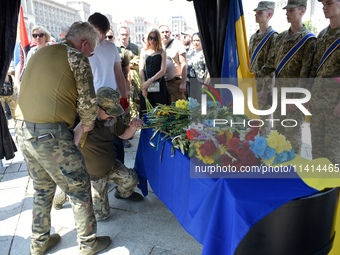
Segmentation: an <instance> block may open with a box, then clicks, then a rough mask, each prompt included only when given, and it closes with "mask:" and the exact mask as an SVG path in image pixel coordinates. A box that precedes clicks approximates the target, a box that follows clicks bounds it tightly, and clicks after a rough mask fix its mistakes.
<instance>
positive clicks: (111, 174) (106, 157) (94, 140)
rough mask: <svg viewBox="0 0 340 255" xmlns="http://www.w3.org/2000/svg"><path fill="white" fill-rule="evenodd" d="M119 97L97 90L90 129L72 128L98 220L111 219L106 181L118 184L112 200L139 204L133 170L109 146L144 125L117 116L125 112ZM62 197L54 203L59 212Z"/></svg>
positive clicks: (107, 88)
mask: <svg viewBox="0 0 340 255" xmlns="http://www.w3.org/2000/svg"><path fill="white" fill-rule="evenodd" d="M119 99H120V95H119V93H118V92H117V91H115V90H114V89H112V88H109V87H101V88H99V89H98V91H97V106H98V108H97V119H96V121H95V125H94V128H93V130H91V131H90V132H88V133H83V132H82V130H81V128H80V126H81V123H80V124H78V126H77V127H76V128H75V143H76V144H78V143H79V144H80V145H79V149H80V151H81V153H82V154H83V156H84V158H85V163H86V168H87V171H88V173H89V174H90V177H91V186H92V200H93V209H94V214H95V216H96V219H97V221H102V220H106V219H107V218H109V216H110V205H109V199H108V188H107V182H108V181H110V182H113V183H115V184H117V185H118V186H117V187H116V191H115V197H116V198H118V199H122V198H123V199H128V200H132V201H140V200H142V199H143V196H142V195H140V194H138V193H137V192H134V190H135V188H136V186H137V184H138V183H139V180H138V175H137V173H136V172H135V170H133V169H131V168H127V167H126V166H125V165H124V164H122V163H121V162H120V161H119V160H117V159H116V157H115V150H114V148H113V146H112V144H113V140H114V138H115V136H119V137H120V138H122V139H128V138H130V137H131V136H133V135H134V133H135V132H136V131H137V127H140V126H142V124H143V122H142V120H140V119H139V118H134V119H133V120H132V121H131V122H130V123H129V125H126V124H125V123H124V122H123V121H122V119H121V118H119V116H120V115H122V114H123V113H124V110H123V108H122V107H121V106H120V104H119ZM63 197H65V194H59V195H58V198H56V200H55V202H54V206H55V207H56V209H60V208H61V207H62V205H63V203H64V202H65V199H62V200H61V201H58V200H60V198H63Z"/></svg>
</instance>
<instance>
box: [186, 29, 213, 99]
mask: <svg viewBox="0 0 340 255" xmlns="http://www.w3.org/2000/svg"><path fill="white" fill-rule="evenodd" d="M192 44H193V46H194V47H193V48H192V49H191V50H190V51H189V52H188V56H187V68H188V73H187V92H188V96H190V97H193V98H195V99H197V100H198V101H199V102H200V100H201V94H202V90H201V88H202V83H209V80H210V79H209V72H208V67H207V65H206V63H205V58H204V54H203V49H202V43H201V38H200V35H199V33H194V34H193V35H192Z"/></svg>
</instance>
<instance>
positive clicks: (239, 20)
mask: <svg viewBox="0 0 340 255" xmlns="http://www.w3.org/2000/svg"><path fill="white" fill-rule="evenodd" d="M221 76H222V79H223V78H231V79H232V80H233V81H234V82H233V84H234V85H235V86H238V87H239V88H240V89H241V90H242V91H243V95H244V97H245V99H247V98H248V97H247V94H248V91H247V90H248V88H249V87H251V88H252V89H253V94H252V99H253V104H254V107H255V108H256V109H258V103H257V95H256V85H255V76H254V74H253V73H251V72H250V57H249V50H248V43H247V35H246V28H245V21H244V15H243V6H242V1H241V0H231V1H230V6H229V15H228V25H227V32H226V37H225V44H224V54H223V64H222V72H221ZM222 98H223V99H222V101H223V102H232V95H231V93H228V92H225V91H224V93H223V94H222ZM247 101H248V100H245V107H244V109H245V114H246V115H247V116H248V117H249V118H257V117H258V116H256V115H254V114H252V113H251V112H250V111H249V109H248V105H247Z"/></svg>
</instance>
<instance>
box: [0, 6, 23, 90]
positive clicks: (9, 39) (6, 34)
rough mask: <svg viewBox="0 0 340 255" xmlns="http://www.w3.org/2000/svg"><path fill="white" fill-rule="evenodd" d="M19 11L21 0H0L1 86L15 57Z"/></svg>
mask: <svg viewBox="0 0 340 255" xmlns="http://www.w3.org/2000/svg"><path fill="white" fill-rule="evenodd" d="M19 11H20V0H1V1H0V88H2V85H3V83H4V80H5V77H6V74H7V71H8V68H9V65H10V63H11V60H12V57H13V51H14V47H15V39H16V35H17V25H18V17H19Z"/></svg>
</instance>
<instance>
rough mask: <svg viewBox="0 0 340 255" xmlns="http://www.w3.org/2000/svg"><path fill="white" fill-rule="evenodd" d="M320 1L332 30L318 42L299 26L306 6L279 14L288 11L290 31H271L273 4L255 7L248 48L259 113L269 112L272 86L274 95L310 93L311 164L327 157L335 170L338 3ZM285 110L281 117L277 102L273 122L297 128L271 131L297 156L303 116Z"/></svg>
mask: <svg viewBox="0 0 340 255" xmlns="http://www.w3.org/2000/svg"><path fill="white" fill-rule="evenodd" d="M318 1H319V2H322V4H323V11H324V14H325V17H326V18H327V19H329V20H330V24H329V26H328V27H326V28H325V29H324V30H322V31H321V32H320V33H319V35H318V37H317V38H316V37H315V35H314V34H313V33H312V32H311V31H310V30H308V29H307V28H306V26H305V25H304V24H303V23H302V18H303V15H304V14H305V12H306V8H307V0H289V1H288V3H287V6H285V7H284V8H283V9H285V10H286V15H287V21H288V23H290V28H289V29H288V30H287V31H284V32H282V33H280V34H278V33H277V32H276V31H274V30H273V29H272V28H271V27H270V26H269V21H270V19H271V18H272V17H273V15H274V9H275V3H274V2H270V1H261V2H259V4H258V7H257V8H256V9H255V10H254V11H255V12H256V15H255V17H256V22H257V23H258V24H259V30H258V31H257V32H256V33H255V34H254V35H252V37H251V39H250V42H249V53H250V58H251V71H252V72H254V73H255V77H256V88H257V94H258V102H259V109H260V110H266V109H269V108H270V107H271V106H270V105H268V101H267V100H266V98H268V97H267V95H268V93H270V91H271V88H272V84H273V80H274V81H275V82H274V85H273V86H274V87H276V88H277V89H278V91H280V89H281V88H283V87H301V88H305V89H308V90H310V91H311V95H312V97H311V100H310V102H308V103H307V104H306V105H305V106H306V107H308V108H309V110H310V112H311V114H312V116H311V118H310V121H311V136H312V154H313V158H323V157H326V158H328V159H330V160H331V161H332V163H333V164H339V163H340V133H339V132H338V130H337V127H338V126H339V124H340V84H339V83H338V80H337V79H336V77H338V76H340V75H339V72H340V47H338V46H339V45H340V0H318ZM274 78H275V79H274ZM307 78H312V79H307ZM326 78H327V79H326ZM291 98H293V99H299V98H301V94H298V93H295V94H292V95H291ZM286 110H287V112H286V115H285V116H282V114H281V102H280V99H279V100H278V108H277V110H276V111H275V112H274V119H278V120H280V121H282V120H283V119H292V120H295V123H297V125H296V126H295V127H283V126H280V125H275V126H274V129H277V130H278V131H279V132H280V133H282V134H283V135H285V136H286V138H287V139H288V140H289V141H291V143H292V147H293V149H295V153H296V154H300V150H301V145H302V141H301V136H302V134H301V125H302V124H303V122H304V120H305V116H304V114H303V113H302V112H301V111H300V110H299V109H298V108H297V107H296V105H287V108H286ZM261 119H262V120H264V119H268V116H261ZM276 123H280V122H276ZM287 126H291V125H287ZM268 131H269V128H268V127H265V128H264V132H265V133H267V132H268Z"/></svg>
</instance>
